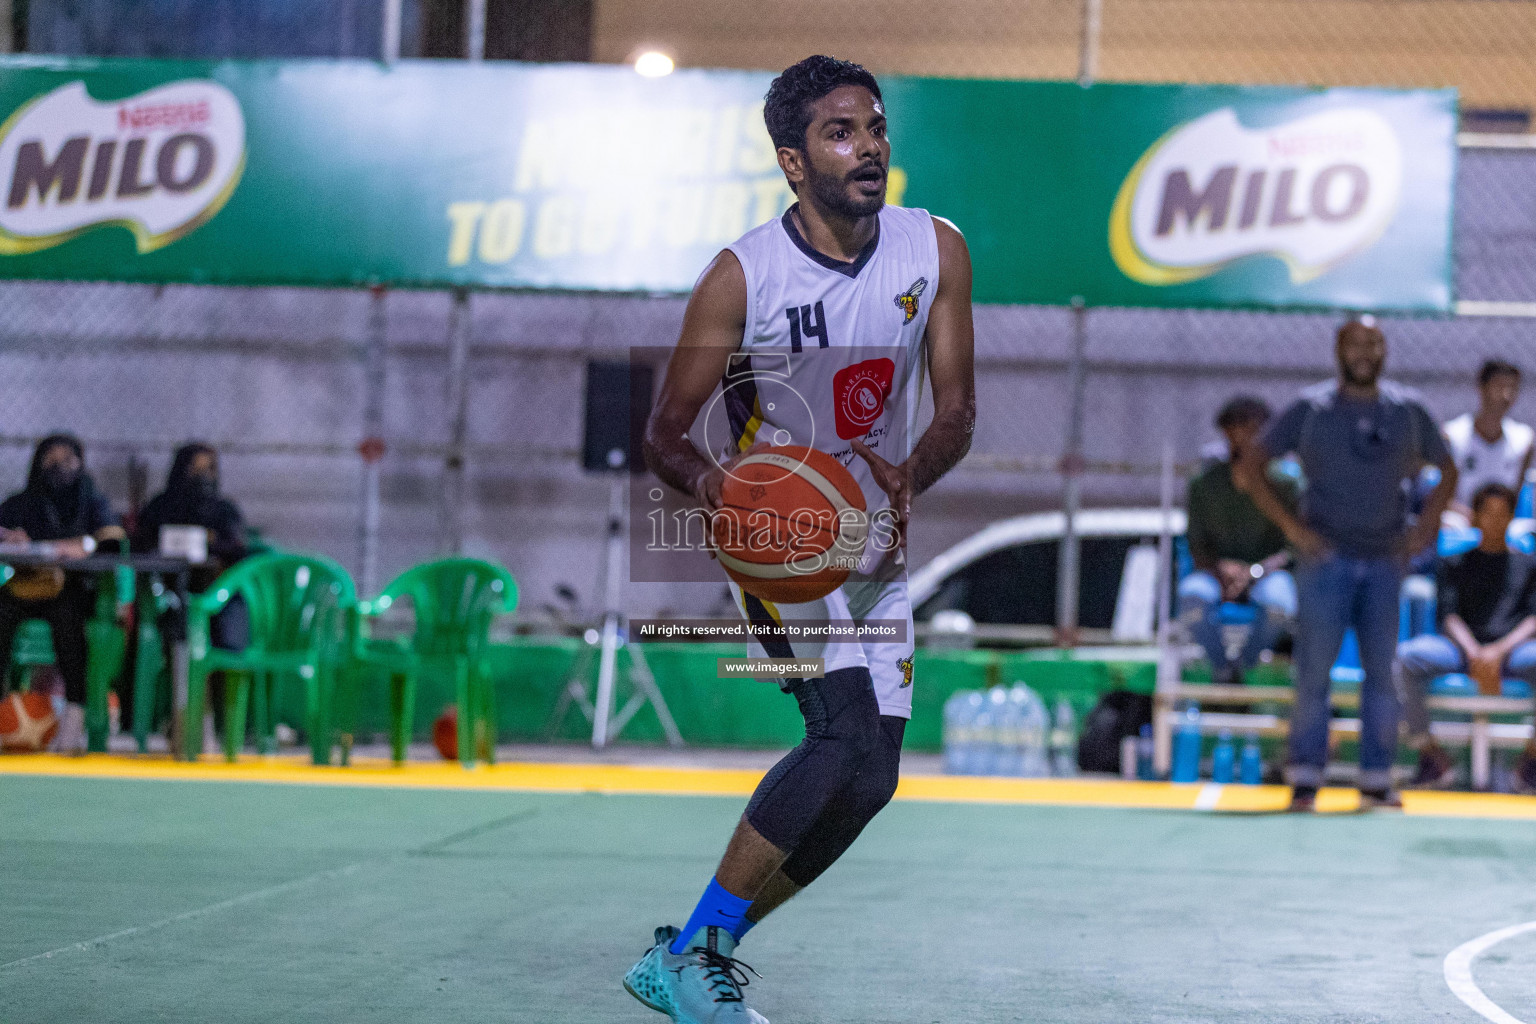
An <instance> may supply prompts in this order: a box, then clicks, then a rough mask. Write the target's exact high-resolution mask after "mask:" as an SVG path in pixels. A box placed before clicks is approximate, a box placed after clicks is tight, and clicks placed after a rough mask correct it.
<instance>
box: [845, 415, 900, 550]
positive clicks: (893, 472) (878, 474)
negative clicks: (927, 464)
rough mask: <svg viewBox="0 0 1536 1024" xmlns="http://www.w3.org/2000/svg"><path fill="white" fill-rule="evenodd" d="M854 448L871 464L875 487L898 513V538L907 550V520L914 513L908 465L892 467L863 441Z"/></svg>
mask: <svg viewBox="0 0 1536 1024" xmlns="http://www.w3.org/2000/svg"><path fill="white" fill-rule="evenodd" d="M852 446H853V451H854V454H856V455H858V457H859V458H861V459H863V460H864V461H865V462H867V463H868V464H869V472H870V475H871V476H873V477H874V478H875V485H876V486H878V487H879V488H880V489H881V490H882V491H884V492H885V496H886V497H887V498H889V499H890V501H891V511H893V512H895V513H896V530H897V536H898V537H899V538H900V545H901V547H902V548H903V549H904V548H906V546H907V519H908V518H909V517H910V516H911V513H912V488H911V486H910V484H909V482H908V480H907V467H906V464H905V463H903V464H902V465H900V466H893V465H891V464H890V463H889V462H887V461H885V460H884V459H883V458H881V457H880V456H878V455H876V454H875V453H874V451H873V450H871V449H870V447H869V445H867V444H865V443H864V442H863V441H860V440H857V439H855V440H854V441H853V443H852Z"/></svg>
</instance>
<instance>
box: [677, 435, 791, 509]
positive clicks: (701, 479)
mask: <svg viewBox="0 0 1536 1024" xmlns="http://www.w3.org/2000/svg"><path fill="white" fill-rule="evenodd" d="M771 447H773V446H772V445H770V444H768V443H767V442H765V441H759V442H757V443H756V444H754V445H752V446H751V447H750V448H748V449H747V450H746V451H744V452H741V453H740V454H738V455H733V456H732V457H731V458H729V459H727V460H726V461H725V464H724V465H723V466H722V465H711V466H710V467H709V468H708V469H706V470H704V471H703V472H702V473H700V474H699V475H698V477H697V478H696V479H695V480H694V484H693V497H694V499H695V500H696V501H698V503H699V504H700V505H703V506H704V507H705V508H706V509H708V510H709V511H711V512H715V511H718V510H719V508H720V505H721V498H720V488H721V487H723V486H725V477H726V474H727V473H729V472H730V470H731V467H733V466H735V465H736V463H738V462H740V461H741V460H742V459H744V458H746V457H747V456H748V455H756V454H757V453H758V452H763V451H767V450H768V449H769V448H771Z"/></svg>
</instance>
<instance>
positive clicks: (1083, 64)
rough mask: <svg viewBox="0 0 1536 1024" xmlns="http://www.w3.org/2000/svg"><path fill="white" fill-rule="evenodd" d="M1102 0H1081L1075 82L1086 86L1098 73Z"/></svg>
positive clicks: (1102, 18) (1102, 13)
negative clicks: (1079, 37)
mask: <svg viewBox="0 0 1536 1024" xmlns="http://www.w3.org/2000/svg"><path fill="white" fill-rule="evenodd" d="M1103 21H1104V0H1083V34H1082V39H1081V40H1079V42H1078V50H1077V84H1078V85H1081V86H1083V87H1084V88H1087V87H1088V86H1090V85H1092V84H1093V80H1094V79H1095V78H1096V77H1098V73H1099V32H1100V29H1101V28H1102V27H1103Z"/></svg>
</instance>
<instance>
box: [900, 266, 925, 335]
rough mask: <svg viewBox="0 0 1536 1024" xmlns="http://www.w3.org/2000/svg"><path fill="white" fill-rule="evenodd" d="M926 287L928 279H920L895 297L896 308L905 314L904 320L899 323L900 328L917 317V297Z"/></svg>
mask: <svg viewBox="0 0 1536 1024" xmlns="http://www.w3.org/2000/svg"><path fill="white" fill-rule="evenodd" d="M927 287H928V279H927V278H926V277H920V278H918V279H917V280H916V281H913V282H912V286H911V287H910V288H908V289H907V290H906V291H904V292H902V293H901V294H900V295H898V296H896V308H897V309H900V310H901V311H902V313H904V314H906V319H905V320H903V321H902V322H901V323H902V326H906V325H907V324H909V323H911V322H912V320H913V318H915V317H916V316H917V297H918V296H919V295H921V294H923V289H925V288H927Z"/></svg>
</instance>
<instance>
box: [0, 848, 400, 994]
mask: <svg viewBox="0 0 1536 1024" xmlns="http://www.w3.org/2000/svg"><path fill="white" fill-rule="evenodd" d="M377 863H380V862H379V861H358V862H357V863H356V864H348V865H346V866H345V867H339V868H329V869H327V870H325V871H317V872H315V873H314V874H312V875H305V876H304V877H302V878H293V879H290V880H288V881H286V882H279V883H278V884H276V885H269V886H267V887H266V888H265V889H256V890H254V891H252V892H248V893H242V894H241V895H239V896H234V897H231V898H230V899H227V900H220V901H219V902H217V903H210V904H208V905H207V906H206V907H198V908H197V909H196V910H185V911H182V912H181V913H180V914H173V915H172V916H170V917H164V918H161V919H160V920H158V921H151V922H150V923H149V924H141V925H135V926H134V927H132V928H124V929H123V930H122V931H120V932H112V933H111V934H109V935H98V936H96V938H94V939H86V940H85V941H84V942H72V943H70V944H69V945H67V946H60V947H59V948H58V949H50V950H49V951H48V952H46V953H35V954H33V955H32V956H28V957H22V958H21V959H20V960H12V961H11V962H10V963H8V964H0V971H3V970H5V969H6V968H8V967H20V966H22V965H23V964H30V963H33V962H34V961H37V960H48V959H50V958H52V957H55V956H58V955H59V954H60V953H69V952H73V951H77V950H79V951H83V950H87V949H91V948H93V947H96V946H104V945H106V944H107V943H109V942H111V941H113V940H114V939H124V938H127V937H128V936H130V935H142V934H143V933H145V932H153V931H158V930H159V929H161V928H164V927H166V926H167V925H173V924H177V923H179V922H181V921H190V920H192V919H193V918H198V917H203V916H205V915H207V914H214V913H217V912H219V911H220V910H228V909H229V908H230V907H238V906H239V905H240V904H242V903H250V902H252V901H253V900H259V899H264V898H266V897H268V896H275V895H277V894H278V893H280V892H286V891H287V890H289V889H296V888H298V887H299V886H301V885H308V884H309V883H310V882H318V881H321V880H323V879H326V878H339V877H341V876H343V875H350V874H353V873H354V872H356V871H358V870H359V869H361V868H363V867H365V866H367V865H368V864H377Z"/></svg>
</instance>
